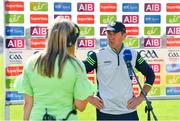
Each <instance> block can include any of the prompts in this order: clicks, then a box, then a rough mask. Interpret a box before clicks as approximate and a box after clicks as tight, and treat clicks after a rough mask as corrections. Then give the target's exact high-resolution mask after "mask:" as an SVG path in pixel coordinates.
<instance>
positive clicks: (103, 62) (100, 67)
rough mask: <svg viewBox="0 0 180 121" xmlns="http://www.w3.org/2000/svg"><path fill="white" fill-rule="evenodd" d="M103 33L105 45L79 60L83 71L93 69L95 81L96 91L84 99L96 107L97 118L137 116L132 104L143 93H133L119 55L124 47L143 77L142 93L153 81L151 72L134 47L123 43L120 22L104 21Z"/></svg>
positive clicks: (153, 77)
mask: <svg viewBox="0 0 180 121" xmlns="http://www.w3.org/2000/svg"><path fill="white" fill-rule="evenodd" d="M106 33H107V39H108V44H109V46H108V47H106V48H103V49H100V50H99V51H98V52H93V51H90V52H89V53H88V57H87V59H86V60H85V61H83V62H84V64H85V66H86V71H87V72H90V71H92V70H94V69H95V70H96V75H97V82H98V95H97V96H90V97H89V98H88V100H89V102H90V103H91V104H93V105H94V106H95V107H96V108H97V113H96V114H97V120H139V118H138V115H137V111H136V107H137V106H138V105H139V104H141V103H142V101H143V100H144V97H143V95H142V94H140V95H139V96H137V97H135V96H134V95H133V89H132V80H131V79H130V77H129V74H128V69H127V66H126V63H125V61H124V59H123V52H124V50H125V49H128V50H130V51H131V53H132V61H131V64H132V66H133V68H136V69H137V70H138V71H140V72H141V73H142V74H143V75H144V76H145V77H146V81H145V83H144V86H143V89H144V91H145V93H146V94H147V93H148V92H149V90H150V88H151V86H152V85H153V82H154V79H155V75H154V72H153V70H152V68H151V67H150V66H149V65H148V64H147V63H146V61H145V60H144V59H143V58H142V57H141V55H140V54H139V53H138V52H137V51H135V50H134V49H132V48H130V47H126V46H125V45H124V44H123V40H125V38H126V28H125V26H124V24H122V23H121V22H118V21H115V22H112V23H111V24H108V25H107V29H106Z"/></svg>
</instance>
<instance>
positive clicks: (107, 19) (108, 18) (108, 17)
mask: <svg viewBox="0 0 180 121" xmlns="http://www.w3.org/2000/svg"><path fill="white" fill-rule="evenodd" d="M116 20H117V16H116V15H100V24H108V23H111V22H112V21H116Z"/></svg>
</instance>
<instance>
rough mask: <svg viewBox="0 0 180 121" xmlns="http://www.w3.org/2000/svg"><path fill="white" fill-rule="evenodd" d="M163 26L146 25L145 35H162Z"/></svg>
mask: <svg viewBox="0 0 180 121" xmlns="http://www.w3.org/2000/svg"><path fill="white" fill-rule="evenodd" d="M160 34H161V28H160V27H157V26H155V27H144V35H160Z"/></svg>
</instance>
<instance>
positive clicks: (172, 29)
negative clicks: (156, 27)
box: [166, 26, 180, 35]
mask: <svg viewBox="0 0 180 121" xmlns="http://www.w3.org/2000/svg"><path fill="white" fill-rule="evenodd" d="M166 35H180V26H167V27H166Z"/></svg>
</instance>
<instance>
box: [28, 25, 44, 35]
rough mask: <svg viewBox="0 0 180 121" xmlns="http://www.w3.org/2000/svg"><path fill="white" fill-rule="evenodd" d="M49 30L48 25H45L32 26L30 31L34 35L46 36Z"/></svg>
mask: <svg viewBox="0 0 180 121" xmlns="http://www.w3.org/2000/svg"><path fill="white" fill-rule="evenodd" d="M46 32H47V27H45V26H43V27H42V26H31V28H30V33H31V35H32V36H45V35H46Z"/></svg>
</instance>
